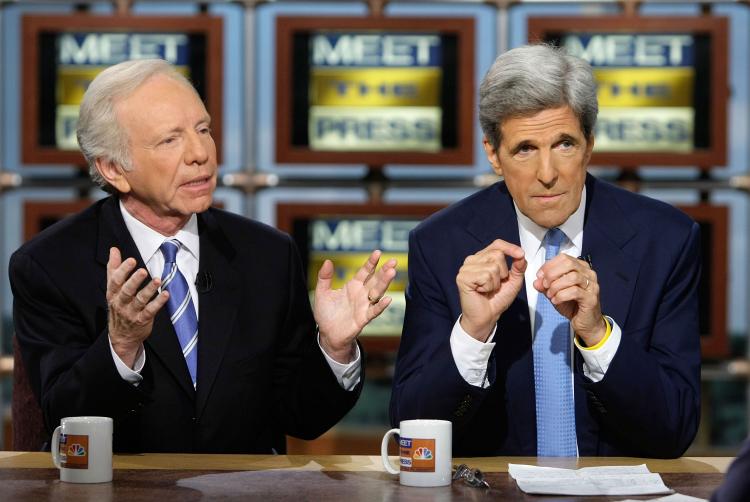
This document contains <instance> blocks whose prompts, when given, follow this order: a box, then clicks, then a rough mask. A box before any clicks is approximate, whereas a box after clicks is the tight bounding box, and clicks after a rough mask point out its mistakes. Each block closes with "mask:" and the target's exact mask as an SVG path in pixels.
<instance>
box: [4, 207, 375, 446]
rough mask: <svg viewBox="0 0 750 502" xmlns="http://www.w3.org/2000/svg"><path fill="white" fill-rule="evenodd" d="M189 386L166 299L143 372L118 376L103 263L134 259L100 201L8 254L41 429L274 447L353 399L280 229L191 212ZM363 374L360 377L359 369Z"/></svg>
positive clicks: (135, 442)
mask: <svg viewBox="0 0 750 502" xmlns="http://www.w3.org/2000/svg"><path fill="white" fill-rule="evenodd" d="M198 231H199V238H200V264H199V276H201V275H203V274H205V273H210V275H211V278H212V281H211V282H212V286H211V287H210V288H208V287H204V288H202V289H203V291H201V292H200V293H199V295H200V296H199V305H198V308H199V320H200V322H199V336H198V384H197V391H196V390H195V389H194V388H193V385H192V382H191V380H190V374H189V372H188V369H187V365H186V364H185V359H184V358H183V356H182V351H181V349H180V345H179V342H178V340H177V336H176V334H175V332H174V328H173V327H172V323H171V322H170V318H169V314H168V313H167V310H166V308H162V309H161V310H160V311H159V313H158V314H157V316H156V319H155V321H154V326H153V330H152V333H151V335H150V336H149V337H148V339H146V341H145V343H144V348H145V351H146V365H145V367H144V368H143V371H142V372H141V375H142V376H143V381H142V382H141V383H140V385H138V386H137V387H136V386H133V385H131V384H129V383H127V382H125V381H124V380H123V379H122V378H121V377H120V375H119V373H118V372H117V368H116V367H115V364H114V361H113V359H112V355H111V352H110V346H109V342H108V333H107V303H106V297H105V293H106V281H107V277H106V264H107V259H108V255H109V249H110V247H112V246H116V247H118V248H119V249H120V251H121V253H122V257H123V260H124V259H126V258H128V257H134V258H135V259H136V260H137V262H138V266H139V267H145V265H144V263H143V260H142V259H141V256H140V254H139V252H138V250H137V248H136V246H135V243H134V242H133V239H132V237H131V236H130V233H129V232H128V230H127V228H126V226H125V222H124V221H123V218H122V214H121V212H120V208H119V205H118V202H117V199H116V198H114V197H110V198H108V199H104V200H102V201H99V202H97V203H95V204H94V205H92V206H91V207H90V208H88V209H86V210H85V211H83V212H81V213H79V214H78V215H75V216H73V217H71V218H68V219H66V220H63V221H62V222H60V223H58V224H56V225H54V226H52V227H50V228H49V229H47V230H45V231H44V232H42V233H41V234H39V235H38V236H37V237H35V238H34V239H32V240H31V241H29V242H28V243H26V244H25V245H24V246H22V247H21V248H20V249H19V250H18V251H17V252H16V253H14V255H13V256H12V258H11V261H10V279H11V286H12V288H13V295H14V303H13V306H14V311H13V313H14V322H15V327H16V336H17V337H18V343H19V345H20V347H21V351H22V355H23V358H24V363H25V366H26V369H27V372H28V374H29V380H30V383H31V386H32V388H33V390H34V391H35V393H36V395H37V397H38V398H39V400H40V402H41V407H42V411H43V414H44V418H45V422H46V425H47V427H48V429H52V428H54V427H55V426H56V425H58V424H59V423H60V418H61V417H66V416H75V415H102V416H108V417H113V418H114V420H115V424H114V449H115V451H136V452H138V451H143V452H207V453H208V452H215V453H272V452H273V451H274V450H275V451H277V452H284V451H285V448H286V444H285V440H286V438H285V436H284V435H285V434H290V435H293V436H297V437H301V438H304V439H311V438H314V437H316V436H318V435H320V434H322V433H323V432H324V431H326V430H327V429H328V428H329V427H331V426H332V425H333V424H335V423H336V422H337V421H338V420H339V419H340V418H341V417H342V416H343V415H344V414H345V413H346V412H347V411H348V410H349V409H350V408H351V407H352V406H353V405H354V403H355V402H356V399H357V397H358V395H359V392H360V389H361V383H360V384H359V385H358V386H357V388H356V389H354V390H352V391H345V390H344V389H342V388H341V386H340V385H339V383H338V382H337V380H336V377H335V376H334V375H333V372H332V371H331V369H330V367H329V366H328V363H327V362H326V360H325V358H324V356H323V354H322V352H321V350H320V348H319V347H318V344H317V341H316V331H315V322H314V320H313V316H312V312H311V310H310V303H309V299H308V292H307V287H306V285H305V280H304V274H303V273H302V266H301V263H300V259H299V256H298V253H297V250H296V247H295V246H294V244H293V243H292V241H291V239H290V238H289V236H288V235H285V234H283V233H281V232H279V231H277V230H275V229H272V228H270V227H268V226H266V225H262V224H260V223H257V222H254V221H251V220H248V219H246V218H242V217H240V216H237V215H233V214H230V213H227V212H225V211H221V210H217V209H209V210H208V211H206V212H204V213H201V214H199V215H198ZM363 378H364V375H363Z"/></svg>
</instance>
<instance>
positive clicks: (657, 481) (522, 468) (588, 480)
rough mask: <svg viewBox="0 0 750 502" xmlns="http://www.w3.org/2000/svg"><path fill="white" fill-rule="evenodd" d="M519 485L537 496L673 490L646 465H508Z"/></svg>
mask: <svg viewBox="0 0 750 502" xmlns="http://www.w3.org/2000/svg"><path fill="white" fill-rule="evenodd" d="M508 473H509V474H510V476H511V477H512V478H513V479H515V480H516V483H517V484H518V487H519V488H520V489H521V490H522V491H524V492H526V493H531V494H538V495H614V496H617V495H659V494H667V493H673V490H671V489H669V488H667V486H666V485H665V484H664V481H662V479H661V476H660V475H659V474H658V473H654V472H651V471H649V470H648V467H646V465H645V464H642V465H633V466H602V467H584V468H581V469H561V468H559V467H538V466H535V465H521V464H508Z"/></svg>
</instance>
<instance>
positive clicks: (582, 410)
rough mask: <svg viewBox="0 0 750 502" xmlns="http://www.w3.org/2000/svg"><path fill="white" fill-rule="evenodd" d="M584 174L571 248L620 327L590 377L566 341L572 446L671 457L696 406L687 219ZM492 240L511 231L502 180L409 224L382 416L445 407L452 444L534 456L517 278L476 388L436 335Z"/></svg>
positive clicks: (441, 411)
mask: <svg viewBox="0 0 750 502" xmlns="http://www.w3.org/2000/svg"><path fill="white" fill-rule="evenodd" d="M586 186H587V203H586V213H585V222H584V234H583V253H584V254H589V255H591V258H592V262H593V266H594V269H595V271H596V273H597V277H598V280H599V285H600V287H601V290H600V299H601V305H602V311H603V312H604V313H605V314H607V315H609V316H611V317H612V318H613V319H614V320H615V321H616V322H617V323H618V325H619V326H620V327H621V328H622V340H621V342H620V345H619V348H618V350H617V353H616V354H615V356H614V359H613V360H612V363H611V365H610V366H609V369H608V371H607V373H606V375H605V377H604V379H603V380H601V381H600V382H597V383H593V382H592V381H590V380H589V379H587V378H586V377H585V376H584V375H583V370H582V358H581V356H580V354H579V353H578V351H577V349H574V352H575V360H574V366H575V369H574V372H575V374H574V382H575V383H574V394H575V406H576V408H575V410H576V429H577V436H578V450H579V454H580V455H582V456H583V455H634V456H643V457H677V456H679V455H680V454H682V452H684V451H685V449H686V448H687V447H688V445H689V444H690V442H691V441H692V439H693V437H694V436H695V432H696V429H697V426H698V419H699V407H700V401H699V376H700V340H699V335H698V295H697V285H698V280H699V275H700V270H699V245H700V243H699V231H698V226H697V224H695V223H694V222H693V221H692V220H690V218H688V217H687V216H686V215H684V214H683V213H681V212H680V211H678V210H676V209H674V208H672V207H671V206H668V205H667V204H664V203H661V202H658V201H655V200H652V199H648V198H646V197H643V196H640V195H636V194H632V193H629V192H627V191H625V190H622V189H620V188H617V187H615V186H612V185H610V184H607V183H604V182H602V181H597V180H596V179H595V178H593V177H591V176H588V177H587V181H586ZM494 239H503V240H505V241H508V242H512V243H515V244H519V243H520V239H519V232H518V223H517V219H516V213H515V210H514V207H513V201H512V199H511V197H510V194H509V193H508V190H507V188H506V187H505V184H504V183H498V184H495V185H493V186H491V187H489V188H487V189H485V190H482V191H480V192H478V193H476V194H474V195H472V196H470V197H468V198H466V199H464V200H462V201H460V202H458V203H457V204H455V205H453V206H451V207H449V208H447V209H445V210H443V211H441V212H439V213H437V214H435V215H433V216H431V217H430V218H428V219H427V220H425V221H424V222H423V223H422V224H421V225H419V226H418V227H417V228H415V229H414V230H413V231H412V234H411V235H410V241H409V286H408V289H407V294H406V302H407V303H406V319H405V321H404V333H403V337H402V340H401V347H400V349H399V354H398V360H397V362H396V374H395V378H394V383H393V392H392V395H391V408H390V412H391V420H392V422H393V423H394V424H396V423H398V422H399V421H400V420H404V419H410V418H436V419H446V420H452V421H453V431H454V445H453V447H454V454H455V455H456V456H472V455H536V415H535V413H536V412H535V397H534V374H533V366H534V363H533V356H532V351H531V342H532V340H531V327H530V324H529V310H528V305H527V303H526V291H525V288H521V292H520V293H519V295H518V297H517V298H516V300H515V301H514V302H513V304H512V305H511V306H510V308H509V309H508V310H507V311H506V312H505V313H503V314H502V316H501V317H500V320H499V322H498V328H497V333H496V335H495V342H497V345H496V347H495V350H494V351H493V353H492V356H491V357H490V362H489V367H488V378H489V382H490V384H491V385H490V387H489V388H487V389H482V388H479V387H476V386H472V385H470V384H468V383H466V381H465V380H464V379H463V378H462V377H461V375H460V374H459V373H458V370H457V368H456V365H455V362H454V360H453V355H452V353H451V349H450V344H449V339H450V333H451V329H452V327H453V325H454V323H455V322H456V319H458V317H459V314H460V313H461V306H460V303H459V295H458V290H457V288H456V275H457V273H458V270H459V268H460V267H461V265H462V264H463V261H464V259H465V258H466V257H467V256H469V255H471V254H474V253H476V252H477V251H479V250H481V249H483V248H485V247H486V246H487V245H489V244H490V243H491V242H492V241H493V240H494Z"/></svg>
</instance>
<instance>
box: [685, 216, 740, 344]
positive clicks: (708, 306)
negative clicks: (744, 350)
mask: <svg viewBox="0 0 750 502" xmlns="http://www.w3.org/2000/svg"><path fill="white" fill-rule="evenodd" d="M677 207H678V208H679V209H680V210H681V211H683V212H685V213H686V214H687V215H688V216H690V217H691V218H693V219H694V220H695V221H696V222H697V223H698V225H700V227H701V253H702V254H701V263H702V268H701V279H700V285H699V286H698V287H699V292H698V294H699V300H700V301H699V311H700V316H701V354H702V356H703V358H704V359H723V358H726V357H728V356H729V355H730V354H729V337H728V336H727V330H728V327H727V288H728V287H729V285H728V283H727V279H728V277H727V259H728V253H727V238H728V232H727V227H728V220H729V208H728V207H727V206H714V205H710V204H696V205H692V206H687V205H686V206H683V205H680V206H677Z"/></svg>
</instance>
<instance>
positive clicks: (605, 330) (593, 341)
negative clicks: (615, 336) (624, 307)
mask: <svg viewBox="0 0 750 502" xmlns="http://www.w3.org/2000/svg"><path fill="white" fill-rule="evenodd" d="M599 319H600V320H599V323H598V325H597V329H596V330H595V331H594V332H593V334H589V335H578V338H579V339H580V340H581V341H582V342H583V345H584V347H586V348H589V349H593V348H594V347H596V346H598V345H599V344H601V343H602V341H604V340H605V339H606V338H607V337H608V335H609V333H610V332H611V331H612V327H611V326H610V325H609V321H607V318H606V317H605V316H603V315H602V316H600V317H599Z"/></svg>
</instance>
